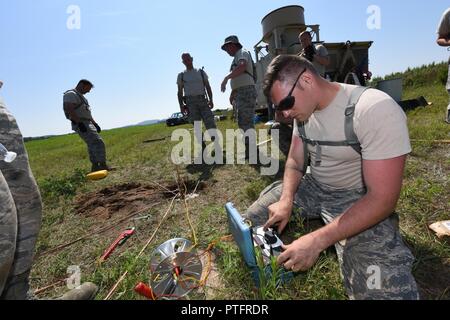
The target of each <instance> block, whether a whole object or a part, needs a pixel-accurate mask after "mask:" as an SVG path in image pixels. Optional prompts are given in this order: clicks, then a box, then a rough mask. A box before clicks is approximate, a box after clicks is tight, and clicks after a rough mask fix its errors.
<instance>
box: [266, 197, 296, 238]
mask: <svg viewBox="0 0 450 320" xmlns="http://www.w3.org/2000/svg"><path fill="white" fill-rule="evenodd" d="M292 207H293V203H292V202H289V201H279V202H276V203H274V204H272V205H271V206H269V220H267V222H266V224H265V225H264V230H267V228H271V227H273V226H275V225H278V229H277V231H278V233H279V234H281V233H282V232H283V230H284V228H286V225H287V224H288V222H289V219H290V218H291V215H292Z"/></svg>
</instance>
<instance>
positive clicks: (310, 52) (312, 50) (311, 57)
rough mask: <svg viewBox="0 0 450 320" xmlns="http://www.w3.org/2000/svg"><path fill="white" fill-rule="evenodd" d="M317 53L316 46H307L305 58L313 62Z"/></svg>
mask: <svg viewBox="0 0 450 320" xmlns="http://www.w3.org/2000/svg"><path fill="white" fill-rule="evenodd" d="M315 54H316V48H314V46H313V45H310V46H309V47H306V48H305V54H304V55H305V58H306V59H308V60H309V61H311V62H313V60H314V55H315Z"/></svg>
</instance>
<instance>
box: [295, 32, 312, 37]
mask: <svg viewBox="0 0 450 320" xmlns="http://www.w3.org/2000/svg"><path fill="white" fill-rule="evenodd" d="M305 34H307V35H308V36H309V37H310V38H311V39H312V36H311V32H309V31H303V32H302V33H300V34H299V35H298V37H299V38H301V37H302V36H303V35H305Z"/></svg>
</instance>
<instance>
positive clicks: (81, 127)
mask: <svg viewBox="0 0 450 320" xmlns="http://www.w3.org/2000/svg"><path fill="white" fill-rule="evenodd" d="M78 129H80V131H81V132H87V128H86V126H85V125H84V123H83V122H80V123H78Z"/></svg>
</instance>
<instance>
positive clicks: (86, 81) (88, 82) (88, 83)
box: [77, 79, 94, 88]
mask: <svg viewBox="0 0 450 320" xmlns="http://www.w3.org/2000/svg"><path fill="white" fill-rule="evenodd" d="M79 85H83V86H90V87H91V88H94V85H93V84H92V82H90V81H89V80H86V79H81V80H80V81H79V82H78V85H77V86H79Z"/></svg>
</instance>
